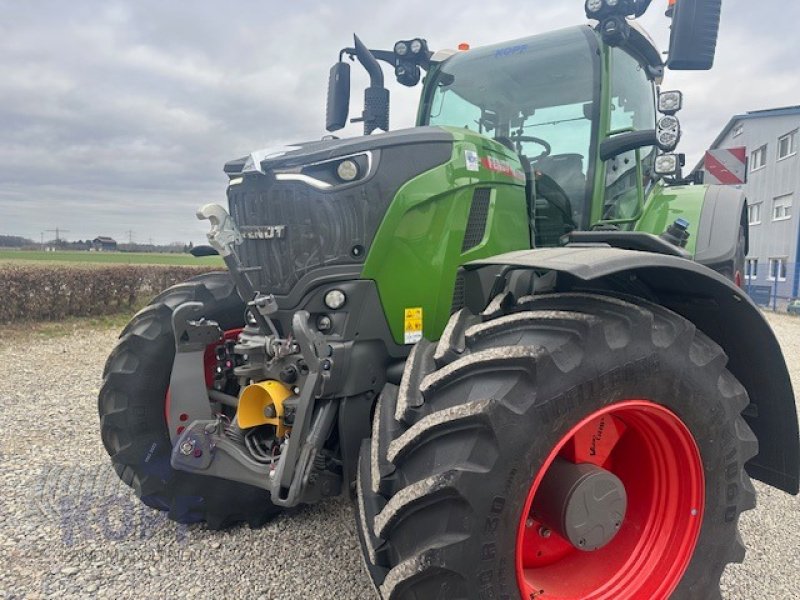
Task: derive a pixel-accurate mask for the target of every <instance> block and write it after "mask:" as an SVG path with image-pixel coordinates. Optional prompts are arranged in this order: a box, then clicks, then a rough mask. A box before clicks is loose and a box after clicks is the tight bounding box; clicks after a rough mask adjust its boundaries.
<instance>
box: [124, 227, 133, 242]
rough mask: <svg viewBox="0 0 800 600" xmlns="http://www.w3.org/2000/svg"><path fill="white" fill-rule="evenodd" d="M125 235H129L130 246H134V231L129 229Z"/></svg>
mask: <svg viewBox="0 0 800 600" xmlns="http://www.w3.org/2000/svg"><path fill="white" fill-rule="evenodd" d="M125 233H127V234H128V244H129V245H130V244H133V230H132V229H128V231H126V232H125Z"/></svg>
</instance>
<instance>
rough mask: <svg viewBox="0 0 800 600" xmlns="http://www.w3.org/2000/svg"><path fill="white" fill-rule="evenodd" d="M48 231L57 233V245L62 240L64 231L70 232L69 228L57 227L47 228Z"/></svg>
mask: <svg viewBox="0 0 800 600" xmlns="http://www.w3.org/2000/svg"><path fill="white" fill-rule="evenodd" d="M45 231H46V232H47V233H55V234H56V246H58V243H59V242H60V241H61V234H62V233H69V229H59V228H58V227H56V228H55V229H45Z"/></svg>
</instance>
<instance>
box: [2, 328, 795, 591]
mask: <svg viewBox="0 0 800 600" xmlns="http://www.w3.org/2000/svg"><path fill="white" fill-rule="evenodd" d="M769 319H770V322H771V323H772V325H773V327H774V328H775V330H776V332H777V334H778V336H779V338H780V340H781V343H782V344H783V348H784V352H785V354H786V358H787V361H788V362H789V366H790V369H791V371H792V378H793V383H794V386H795V389H800V319H794V318H790V317H787V316H780V315H769ZM115 338H116V336H115V332H113V331H110V330H102V331H81V332H80V333H77V332H76V333H75V334H72V335H67V336H64V337H56V338H51V339H48V340H44V341H41V342H37V345H36V353H35V354H34V355H33V357H32V356H31V354H30V353H29V352H27V349H24V348H22V347H21V346H20V344H22V340H17V341H14V340H9V339H6V340H1V339H0V366H2V370H3V374H4V376H3V377H2V378H0V424H1V425H2V431H3V435H2V436H0V598H8V599H11V598H31V599H33V598H59V599H70V598H87V597H101V598H139V599H146V598H174V597H182V598H210V597H216V598H269V599H273V598H276V599H277V598H282V599H285V598H347V599H351V598H352V599H358V598H365V599H372V598H373V596H372V592H371V590H370V586H369V584H368V581H367V576H366V575H365V573H364V571H363V570H362V567H361V559H360V556H359V549H358V544H357V541H356V534H355V528H354V517H353V510H352V508H351V506H350V503H349V502H348V501H347V500H338V501H332V502H327V503H324V504H322V505H319V506H316V507H310V508H303V509H299V510H296V511H292V512H291V514H285V515H283V516H280V517H279V518H277V519H276V520H274V521H273V522H271V523H269V524H268V525H266V526H265V527H263V528H261V529H259V530H255V531H254V530H250V529H248V528H247V527H238V528H234V529H232V530H229V531H226V532H222V533H219V532H211V531H206V530H205V529H204V528H203V527H202V526H190V527H186V526H179V525H176V524H174V523H172V522H170V521H167V520H166V519H165V518H164V517H163V516H162V515H161V514H160V513H158V512H156V511H153V510H151V509H148V508H146V507H144V506H142V505H140V504H139V502H138V500H136V498H135V497H134V496H133V495H132V494H131V493H130V492H129V490H128V489H127V488H126V487H125V486H123V485H122V484H121V483H120V482H119V481H118V479H117V477H116V475H115V474H114V472H113V471H112V470H111V468H110V466H109V462H108V460H107V456H106V454H105V451H104V450H103V447H102V445H101V443H100V440H99V436H98V423H97V411H96V397H97V388H98V387H99V383H100V374H101V370H102V365H103V363H104V360H105V357H106V356H107V354H108V353H109V351H110V350H111V348H112V347H113V345H114V343H115ZM32 360H33V362H31V361H32ZM757 487H758V492H759V507H758V509H756V510H755V511H751V512H749V513H747V514H746V516H745V517H744V518H743V519H742V536H743V538H744V540H745V543H746V545H747V547H748V549H749V551H748V556H747V558H746V561H745V563H744V564H743V565H734V566H731V567H730V568H729V569H728V571H727V573H726V575H725V577H724V579H723V591H724V594H725V597H726V598H730V599H744V598H747V599H760V598H763V599H767V598H769V599H776V598H786V599H788V598H800V499H798V498H793V497H789V496H787V495H786V494H783V493H780V492H776V491H774V490H771V489H770V488H767V487H765V486H762V485H757Z"/></svg>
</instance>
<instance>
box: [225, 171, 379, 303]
mask: <svg viewBox="0 0 800 600" xmlns="http://www.w3.org/2000/svg"><path fill="white" fill-rule="evenodd" d="M228 200H229V203H230V209H231V216H232V217H233V220H234V222H235V223H236V224H237V226H239V227H240V228H243V229H244V230H247V229H248V228H256V229H257V228H262V230H266V231H270V229H269V227H273V228H274V227H276V226H284V227H285V229H284V230H283V234H282V235H281V236H280V237H278V236H271V237H267V239H245V240H244V243H242V244H241V245H240V246H238V247H237V252H238V253H239V257H240V258H241V260H242V263H243V264H244V265H245V266H246V267H251V269H250V270H248V274H249V276H250V278H251V280H252V281H253V285H254V286H255V288H256V289H257V290H258V291H261V292H264V293H272V294H276V295H286V294H288V292H289V291H290V290H291V289H292V287H293V286H294V285H295V284H296V283H297V282H298V281H299V280H300V279H301V278H302V277H303V276H304V275H306V274H307V273H308V272H309V271H312V270H313V269H315V268H318V267H322V266H327V265H347V264H359V263H361V262H362V261H363V259H364V248H365V247H368V245H369V243H370V242H371V241H372V236H373V235H374V233H375V230H376V229H377V225H378V223H380V220H381V219H382V218H383V214H384V212H385V203H384V202H369V201H367V198H365V197H364V194H363V191H362V190H361V188H351V189H350V191H342V192H339V193H335V194H330V193H328V194H325V193H322V192H319V191H317V190H315V189H314V188H312V187H310V186H308V185H305V184H303V183H300V182H295V181H287V182H280V181H275V180H271V181H270V179H269V178H266V177H253V178H249V179H248V180H246V181H245V182H243V183H241V184H239V185H237V186H232V188H231V189H230V190H229V193H228ZM354 248H358V250H356V251H355V252H354Z"/></svg>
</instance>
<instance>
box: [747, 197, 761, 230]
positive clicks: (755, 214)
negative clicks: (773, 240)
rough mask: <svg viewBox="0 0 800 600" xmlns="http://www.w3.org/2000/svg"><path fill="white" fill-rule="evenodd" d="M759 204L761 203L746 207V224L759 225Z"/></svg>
mask: <svg viewBox="0 0 800 600" xmlns="http://www.w3.org/2000/svg"><path fill="white" fill-rule="evenodd" d="M761 204H762V203H761V202H757V203H756V204H751V205H749V206H748V207H747V222H748V223H749V224H750V225H760V224H761Z"/></svg>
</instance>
